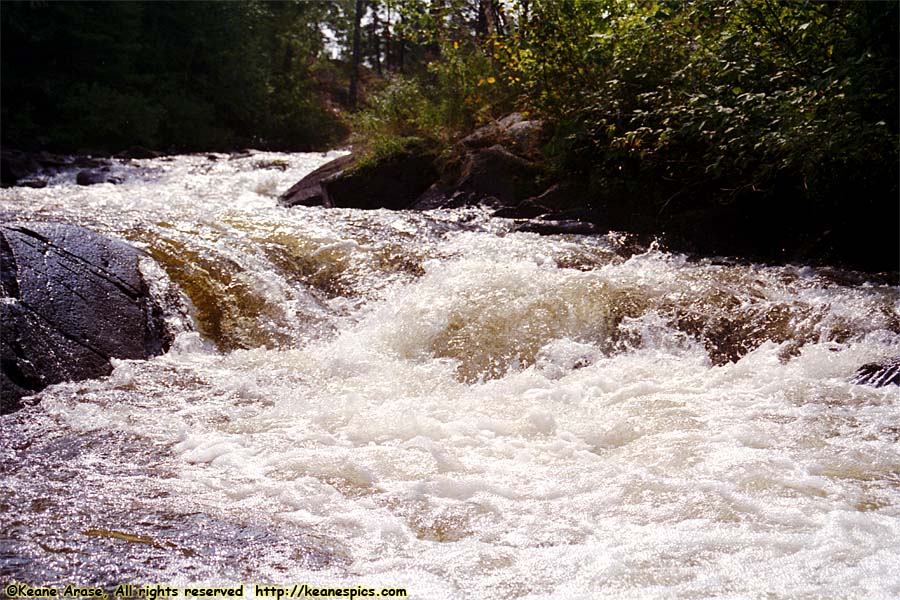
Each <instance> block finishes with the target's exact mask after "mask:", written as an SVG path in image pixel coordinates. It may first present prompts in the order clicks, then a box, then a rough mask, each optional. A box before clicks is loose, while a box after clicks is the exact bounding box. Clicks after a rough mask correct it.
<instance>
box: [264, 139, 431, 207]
mask: <svg viewBox="0 0 900 600" xmlns="http://www.w3.org/2000/svg"><path fill="white" fill-rule="evenodd" d="M435 159H436V156H435V154H434V153H432V152H430V151H428V150H427V149H425V148H423V147H420V146H418V145H414V146H411V147H408V148H406V149H404V150H402V151H400V152H397V153H395V154H392V155H391V156H388V157H385V158H380V159H370V160H366V161H359V160H358V159H357V158H356V157H355V156H354V155H352V154H350V155H346V156H342V157H340V158H337V159H335V160H333V161H331V162H329V163H327V164H326V165H324V166H322V167H320V168H318V169H316V170H315V171H313V172H312V173H310V174H309V175H307V176H306V177H304V178H303V179H302V180H300V181H299V182H298V183H297V184H295V185H294V186H293V187H291V188H290V189H289V190H288V191H287V192H285V193H284V194H282V195H281V197H280V198H279V203H280V204H282V205H283V206H298V205H300V206H326V207H328V208H362V209H376V208H389V209H395V210H397V209H404V208H410V207H411V206H412V204H413V203H414V201H415V200H416V198H418V197H419V196H420V195H421V194H422V193H423V192H424V191H425V190H426V189H427V188H428V187H429V186H430V185H431V184H432V183H434V181H435V180H436V179H437V176H438V173H437V167H436V166H435Z"/></svg>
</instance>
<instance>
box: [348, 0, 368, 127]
mask: <svg viewBox="0 0 900 600" xmlns="http://www.w3.org/2000/svg"><path fill="white" fill-rule="evenodd" d="M365 9H366V0H356V13H355V14H354V16H353V58H352V59H351V63H352V64H351V65H350V98H349V99H348V101H349V104H350V109H351V110H355V109H356V96H357V94H358V93H359V45H360V31H359V29H360V26H361V24H362V16H363V12H365Z"/></svg>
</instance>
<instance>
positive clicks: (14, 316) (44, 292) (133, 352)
mask: <svg viewBox="0 0 900 600" xmlns="http://www.w3.org/2000/svg"><path fill="white" fill-rule="evenodd" d="M139 256H140V254H139V252H138V251H137V250H136V249H135V248H133V247H131V246H129V245H128V244H126V243H124V242H121V241H118V240H114V239H110V238H107V237H104V236H102V235H99V234H97V233H94V232H92V231H89V230H87V229H84V228H82V227H78V226H75V225H69V224H63V223H26V224H10V225H3V226H2V227H0V273H2V277H0V291H2V296H3V298H2V300H0V302H2V303H0V313H2V320H3V336H2V340H0V341H2V350H0V357H2V369H0V412H2V413H7V412H12V411H14V410H16V409H18V408H19V407H20V406H21V403H20V400H21V398H22V397H24V396H27V395H30V394H34V393H36V392H38V391H40V390H42V389H43V388H45V387H47V386H48V385H51V384H54V383H59V382H62V381H73V380H81V379H89V378H93V377H100V376H103V375H107V374H109V373H110V372H111V371H112V366H111V364H110V360H109V359H110V358H113V357H115V358H125V359H144V358H149V357H151V356H155V355H158V354H162V353H163V352H164V351H165V350H166V349H167V348H168V346H169V343H170V341H171V340H170V338H169V335H168V334H167V332H166V329H165V325H164V321H163V318H162V311H161V309H160V308H159V306H158V305H157V304H156V303H155V302H154V301H153V299H152V298H151V297H150V295H149V291H148V288H147V284H146V282H145V281H144V279H143V277H142V275H141V272H140V270H139V268H138V259H139Z"/></svg>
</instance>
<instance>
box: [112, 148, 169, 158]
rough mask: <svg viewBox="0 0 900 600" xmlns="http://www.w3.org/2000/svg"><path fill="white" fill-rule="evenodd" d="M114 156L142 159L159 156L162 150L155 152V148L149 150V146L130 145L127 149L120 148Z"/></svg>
mask: <svg viewBox="0 0 900 600" xmlns="http://www.w3.org/2000/svg"><path fill="white" fill-rule="evenodd" d="M115 156H116V158H134V159H144V158H159V157H160V156H162V152H157V151H156V150H150V149H149V148H144V147H143V146H132V147H131V148H128V149H127V150H122V151H121V152H119V153H118V154H116V155H115Z"/></svg>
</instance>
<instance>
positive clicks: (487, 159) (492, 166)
mask: <svg viewBox="0 0 900 600" xmlns="http://www.w3.org/2000/svg"><path fill="white" fill-rule="evenodd" d="M547 139H548V132H547V131H546V128H545V126H544V124H543V123H541V122H540V121H537V120H529V119H526V118H525V117H523V116H522V115H521V114H518V113H516V114H511V115H509V116H507V117H505V118H503V119H500V120H499V121H497V122H495V123H491V124H489V125H486V126H484V127H482V128H480V129H478V130H476V131H475V132H473V133H472V134H470V135H468V136H466V137H464V138H463V139H461V140H460V141H458V142H456V143H455V144H453V145H452V146H449V147H445V148H434V147H429V146H427V145H425V144H421V143H412V144H409V145H407V146H406V147H404V148H402V149H400V150H398V151H396V152H394V153H391V154H389V155H386V156H375V157H372V156H364V155H359V154H351V155H350V156H345V157H341V158H339V159H336V160H335V161H333V162H331V163H329V164H327V165H325V166H323V167H322V168H320V169H317V170H316V171H314V172H313V173H311V174H309V175H308V176H306V177H305V178H303V180H301V181H299V182H298V183H297V184H296V185H294V186H293V187H291V188H290V189H289V190H287V191H286V192H285V193H284V194H282V196H281V198H280V202H281V204H282V205H284V206H298V205H299V206H325V207H336V208H342V207H344V208H364V209H376V208H390V209H412V210H431V209H439V208H457V207H460V206H474V205H480V206H484V207H486V208H488V209H489V210H491V211H492V212H493V214H495V215H496V216H499V217H505V218H512V219H515V220H516V222H517V224H518V227H519V230H521V231H532V232H536V233H540V234H556V233H561V234H565V233H577V234H593V233H606V232H607V231H610V230H618V231H627V232H630V233H636V234H641V235H644V236H652V237H655V238H656V239H658V240H659V241H660V242H661V243H662V244H663V245H664V246H665V247H667V248H669V249H672V250H675V251H680V252H687V253H691V254H695V255H701V256H730V257H734V258H737V259H746V260H751V261H763V262H770V263H790V262H794V263H804V264H812V265H829V264H830V265H837V266H844V267H849V268H853V269H859V270H863V271H869V272H887V273H894V274H895V275H894V277H896V272H897V271H898V266H900V264H898V261H900V257H898V254H897V248H898V234H900V232H898V228H897V222H898V219H900V208H897V207H896V206H895V212H897V213H898V214H894V215H883V214H873V213H872V212H871V211H869V210H868V209H867V203H866V202H860V204H859V208H858V210H854V211H847V210H846V208H845V207H844V208H840V209H839V208H838V207H834V206H830V205H820V204H815V203H813V202H811V201H808V200H803V199H801V198H802V195H801V194H799V193H796V190H794V189H793V188H792V187H791V185H790V184H789V183H788V182H786V183H785V186H783V187H782V189H779V190H776V192H774V193H770V194H765V195H762V194H749V193H748V194H745V195H742V196H741V195H739V196H737V197H735V198H734V199H733V201H730V202H722V201H721V200H720V199H719V197H718V196H717V195H715V194H712V195H708V197H707V196H705V195H704V194H706V192H704V191H703V190H697V191H696V192H693V194H694V196H695V197H692V198H690V201H686V200H687V199H688V197H689V196H691V194H692V192H690V191H686V190H675V191H673V189H674V188H673V189H670V188H669V187H668V186H667V185H666V182H659V181H645V180H641V179H639V178H631V179H629V178H628V177H627V176H623V177H622V178H621V179H620V180H617V181H615V182H612V183H610V182H608V181H607V182H604V183H602V184H600V183H598V182H596V181H593V180H592V178H591V177H590V176H589V175H588V176H572V175H567V174H561V173H559V172H558V171H556V170H555V169H554V167H553V165H551V164H550V163H549V161H548V160H547V159H546V158H545V156H544V153H543V151H542V148H543V146H544V144H545V143H546V142H547Z"/></svg>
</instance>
